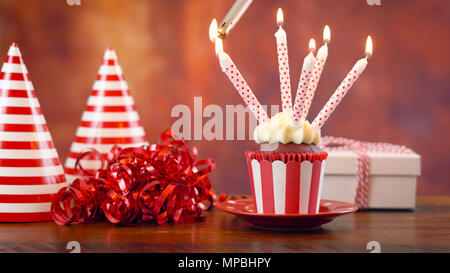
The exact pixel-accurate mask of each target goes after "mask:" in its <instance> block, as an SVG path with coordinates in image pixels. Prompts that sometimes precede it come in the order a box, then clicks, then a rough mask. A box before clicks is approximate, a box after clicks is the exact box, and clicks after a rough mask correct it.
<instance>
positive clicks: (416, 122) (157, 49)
mask: <svg viewBox="0 0 450 273" xmlns="http://www.w3.org/2000/svg"><path fill="white" fill-rule="evenodd" d="M233 2H234V1H233V0H186V1H173V0H172V1H163V0H159V1H157V0H155V1H147V0H140V1H138V0H136V1H125V0H122V1H109V0H81V5H80V6H69V5H68V4H67V3H66V1H65V0H53V1H45V3H44V2H42V1H32V0H20V1H19V0H2V1H1V2H0V41H1V43H0V54H5V55H6V52H7V50H8V47H9V45H10V43H11V42H13V41H15V42H17V43H18V44H19V47H20V49H21V51H22V55H23V57H24V61H25V63H26V65H27V67H28V70H29V71H30V75H31V78H32V80H33V84H34V86H35V89H36V91H37V93H38V96H39V99H40V103H41V106H42V109H43V111H44V114H45V115H46V119H47V122H48V125H49V127H50V130H51V133H52V135H53V139H54V142H55V145H56V146H57V148H58V150H59V153H60V156H61V158H62V159H65V157H66V156H67V155H68V152H69V146H70V144H71V142H72V140H73V138H74V134H75V130H76V127H77V126H78V123H79V120H80V117H81V114H82V111H83V110H84V106H85V103H86V100H87V97H88V96H89V94H90V91H91V86H92V83H93V81H94V80H95V78H96V74H97V70H98V66H99V65H100V63H101V58H102V56H103V51H104V50H105V49H106V47H107V46H111V47H114V48H115V49H116V51H117V53H118V56H119V62H120V64H121V65H122V68H123V69H124V74H125V77H126V79H127V80H128V84H129V86H130V90H131V93H132V94H133V96H134V98H135V100H136V107H137V109H138V111H139V113H140V116H141V119H142V122H143V124H144V126H145V128H146V131H147V134H148V137H149V139H150V140H151V141H156V140H157V139H158V138H159V134H160V133H161V132H162V131H163V130H164V129H166V128H169V127H170V126H171V124H172V123H173V122H174V121H175V120H176V118H171V115H170V114H171V109H172V107H173V106H175V105H177V104H186V105H188V106H190V107H193V97H194V96H201V97H202V98H203V106H205V105H208V104H218V105H220V106H221V107H223V109H225V105H233V104H240V103H242V102H241V99H240V97H239V96H238V95H237V94H236V92H235V91H234V89H233V87H232V85H231V84H230V83H229V82H228V80H227V78H226V77H225V75H224V74H223V73H222V72H221V71H220V68H219V64H218V61H217V59H216V57H215V55H214V51H213V45H212V44H211V43H210V42H209V40H208V27H209V23H210V21H211V19H212V18H213V17H217V18H218V20H219V22H220V21H221V19H222V18H223V16H224V15H225V13H226V11H227V10H228V9H229V8H230V7H231V5H232V4H233ZM278 7H281V8H283V10H284V14H285V26H284V28H285V30H286V31H287V34H288V45H289V57H290V66H291V77H292V79H293V80H292V85H293V86H296V84H297V79H298V73H299V72H300V66H301V63H302V61H303V58H304V57H305V55H306V53H307V52H306V48H307V43H308V41H309V39H310V38H311V37H313V38H315V39H316V41H320V40H321V35H322V29H323V26H324V25H325V24H329V25H330V27H331V31H332V41H331V44H330V47H329V57H328V60H327V64H326V66H325V70H324V73H323V75H322V78H321V81H320V84H319V87H318V89H317V93H316V97H315V100H314V102H313V105H312V108H311V114H310V119H311V117H314V116H315V115H316V114H317V112H318V111H319V110H320V108H321V107H322V106H323V104H324V103H325V102H326V100H327V99H328V98H329V96H330V95H331V93H332V92H333V91H334V90H335V88H336V87H337V86H338V84H339V83H340V81H341V80H342V79H343V78H344V77H345V75H346V73H347V72H348V70H349V69H350V68H351V67H352V66H353V64H354V63H355V61H356V60H357V59H359V58H361V57H362V56H363V50H364V42H365V38H366V36H367V35H368V34H370V35H372V37H373V39H374V56H373V58H371V59H370V60H369V65H368V67H367V69H366V71H365V72H364V73H363V74H362V76H361V77H360V79H359V80H358V82H357V83H356V84H355V86H354V87H353V88H352V90H351V92H350V93H349V95H347V97H346V98H345V100H344V101H343V103H342V104H341V106H339V107H338V109H337V110H336V111H335V113H334V114H333V117H332V118H330V120H329V121H328V122H327V124H326V126H325V127H324V130H323V134H324V135H335V136H343V137H350V138H355V139H361V140H367V141H387V142H392V143H396V144H404V145H406V146H408V147H410V148H412V149H414V150H415V151H416V152H418V153H419V154H420V155H422V172H423V174H422V176H421V177H420V180H419V186H418V191H419V194H450V184H449V178H450V167H449V162H450V156H449V148H450V140H449V139H450V126H449V125H450V110H449V103H450V92H449V91H450V90H448V88H449V79H448V75H449V74H450V69H449V61H450V58H449V54H450V53H449V50H448V49H449V46H448V43H449V42H450V38H449V35H450V1H446V0H442V1H435V0H432V1H423V0H396V1H386V0H381V6H369V5H368V4H367V2H366V1H365V0H347V1H335V0H302V1H294V0H291V1H288V0H284V1H283V0H280V1H273V0H255V1H254V3H253V4H252V6H250V8H249V10H248V12H247V13H246V14H245V15H244V16H243V17H242V19H241V21H240V22H239V24H238V25H237V27H236V28H235V29H234V30H233V31H232V32H231V35H230V37H229V38H228V39H226V40H225V42H224V43H225V50H226V51H227V52H228V53H229V54H230V55H231V56H232V58H233V59H234V61H235V62H236V64H237V66H238V67H239V69H240V70H241V72H242V73H243V75H244V76H245V77H246V79H247V81H248V82H249V84H250V86H251V87H252V89H253V90H254V92H255V93H256V95H257V96H258V98H259V99H260V101H261V102H262V103H263V104H276V103H279V101H280V98H279V83H278V74H277V73H278V71H277V60H276V50H275V46H276V45H275V37H274V33H275V31H276V24H275V14H276V9H277V8H278ZM319 44H321V43H320V42H319ZM206 120H208V119H207V118H205V119H204V121H203V122H206ZM194 143H195V144H196V145H197V146H198V148H199V149H200V156H201V157H214V158H215V159H216V160H217V170H216V171H215V172H214V173H213V174H212V175H211V178H212V179H213V183H214V185H215V188H216V189H217V190H218V191H220V192H221V191H224V192H226V193H248V192H249V191H250V187H249V186H248V184H247V183H248V175H247V167H246V163H245V160H244V154H243V152H244V151H245V149H246V148H248V147H249V146H250V145H251V144H252V142H251V141H206V140H203V141H194Z"/></svg>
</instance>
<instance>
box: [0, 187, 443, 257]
mask: <svg viewBox="0 0 450 273" xmlns="http://www.w3.org/2000/svg"><path fill="white" fill-rule="evenodd" d="M206 215H207V219H206V221H205V222H200V223H194V224H181V225H176V226H174V225H163V226H156V225H140V226H133V227H118V226H114V225H112V224H107V223H95V224H84V225H77V226H63V227H61V226H57V225H56V224H54V223H53V222H42V223H1V224H0V252H69V251H68V250H67V249H66V246H67V243H68V242H69V241H78V242H79V243H80V246H81V252H369V251H368V250H367V249H366V246H367V243H368V242H369V241H378V242H379V243H380V245H381V252H450V197H436V196H435V197H419V198H418V200H417V209H416V210H415V211H414V212H411V211H369V212H358V213H354V214H350V215H345V216H341V217H338V218H336V219H335V220H334V221H332V222H331V223H328V224H326V225H324V226H323V227H322V228H321V229H317V230H314V231H307V232H273V231H263V230H258V229H255V228H252V227H251V226H250V225H249V224H247V223H246V222H244V221H243V220H241V219H238V218H236V217H235V216H232V215H229V214H226V213H224V212H222V211H219V210H218V209H214V210H213V211H211V212H208V213H206Z"/></svg>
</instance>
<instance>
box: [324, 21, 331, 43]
mask: <svg viewBox="0 0 450 273" xmlns="http://www.w3.org/2000/svg"><path fill="white" fill-rule="evenodd" d="M330 39H331V31H330V27H329V26H328V25H325V27H324V28H323V41H324V42H325V43H328V42H329V41H330Z"/></svg>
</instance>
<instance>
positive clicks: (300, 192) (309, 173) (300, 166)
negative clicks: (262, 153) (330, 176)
mask: <svg viewBox="0 0 450 273" xmlns="http://www.w3.org/2000/svg"><path fill="white" fill-rule="evenodd" d="M325 162H326V160H325V159H323V160H313V161H308V160H305V161H302V162H298V161H294V160H291V161H288V162H286V163H285V162H283V161H281V160H275V161H269V160H262V161H258V160H256V159H251V158H249V157H248V158H247V163H248V168H249V174H250V182H251V187H252V194H253V200H255V207H256V209H257V212H258V213H264V214H304V213H317V212H318V211H319V203H320V195H321V191H322V181H323V175H324V169H325Z"/></svg>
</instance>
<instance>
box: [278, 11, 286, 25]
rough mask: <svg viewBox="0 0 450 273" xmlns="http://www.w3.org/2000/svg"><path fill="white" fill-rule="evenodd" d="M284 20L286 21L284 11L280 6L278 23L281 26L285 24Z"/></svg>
mask: <svg viewBox="0 0 450 273" xmlns="http://www.w3.org/2000/svg"><path fill="white" fill-rule="evenodd" d="M283 21H284V16H283V11H282V10H281V8H279V9H278V11H277V24H278V25H279V26H280V27H281V26H282V25H283Z"/></svg>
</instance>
